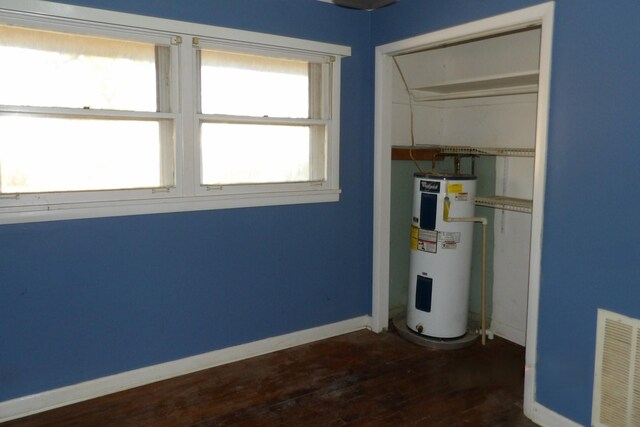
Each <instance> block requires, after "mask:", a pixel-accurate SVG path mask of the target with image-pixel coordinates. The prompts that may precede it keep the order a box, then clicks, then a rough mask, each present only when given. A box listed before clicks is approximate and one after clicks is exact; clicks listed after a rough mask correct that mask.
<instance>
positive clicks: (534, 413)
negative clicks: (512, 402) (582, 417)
mask: <svg viewBox="0 0 640 427" xmlns="http://www.w3.org/2000/svg"><path fill="white" fill-rule="evenodd" d="M525 415H526V416H527V417H529V418H530V419H531V420H532V421H533V422H534V423H536V424H538V425H541V426H544V427H582V424H578V423H576V422H575V421H572V420H570V419H569V418H567V417H564V416H562V415H560V414H558V413H557V412H554V411H552V410H551V409H549V408H547V407H545V406H542V405H541V404H539V403H537V402H534V403H533V406H532V408H531V412H530V413H526V411H525Z"/></svg>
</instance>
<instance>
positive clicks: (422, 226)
mask: <svg viewBox="0 0 640 427" xmlns="http://www.w3.org/2000/svg"><path fill="white" fill-rule="evenodd" d="M413 190H414V191H413V219H412V224H411V256H410V268H409V295H408V302H407V318H406V321H407V327H408V328H409V329H411V330H412V331H414V332H417V333H419V334H421V335H424V336H426V337H434V338H459V337H462V336H463V335H465V333H466V331H467V317H468V310H469V286H470V278H471V249H472V245H473V223H471V222H447V221H445V219H444V214H445V209H447V210H448V217H451V218H454V217H457V218H460V217H472V216H473V214H474V199H475V194H476V177H475V176H470V175H440V174H437V173H432V174H430V173H427V174H425V173H416V174H415V175H414V188H413Z"/></svg>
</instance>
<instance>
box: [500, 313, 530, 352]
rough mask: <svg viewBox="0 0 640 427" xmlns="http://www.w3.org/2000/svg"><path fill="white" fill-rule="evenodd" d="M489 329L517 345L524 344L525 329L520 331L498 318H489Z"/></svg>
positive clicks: (525, 337)
mask: <svg viewBox="0 0 640 427" xmlns="http://www.w3.org/2000/svg"><path fill="white" fill-rule="evenodd" d="M491 330H492V331H493V333H494V334H496V335H497V336H499V337H501V338H504V339H506V340H509V341H511V342H513V343H516V344H518V345H522V346H524V345H525V342H526V340H527V333H526V331H521V330H520V329H517V328H514V327H513V326H510V325H507V324H506V323H502V322H500V320H496V319H491Z"/></svg>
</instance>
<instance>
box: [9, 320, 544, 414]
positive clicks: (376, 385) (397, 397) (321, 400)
mask: <svg viewBox="0 0 640 427" xmlns="http://www.w3.org/2000/svg"><path fill="white" fill-rule="evenodd" d="M523 367H524V349H523V348H522V347H519V346H517V345H514V344H511V343H509V342H508V341H504V340H501V339H498V338H496V339H495V340H493V341H488V345H487V346H486V347H482V346H480V344H475V345H474V346H473V347H470V348H467V349H462V350H453V351H435V350H429V349H426V348H423V347H420V346H417V345H415V344H411V343H409V342H406V341H404V340H403V339H402V338H400V337H399V336H397V335H396V334H394V333H392V332H390V333H384V334H374V333H372V332H369V331H359V332H354V333H351V334H347V335H343V336H340V337H336V338H331V339H328V340H324V341H319V342H316V343H312V344H307V345H303V346H299V347H296V348H292V349H288V350H284V351H280V352H277V353H272V354H268V355H265V356H260V357H256V358H253V359H249V360H245V361H241V362H236V363H233V364H229V365H225V366H220V367H217V368H212V369H208V370H205V371H200V372H197V373H194V374H191V375H186V376H183V377H179V378H175V379H171V380H167V381H162V382H158V383H155V384H150V385H147V386H143V387H138V388H136V389H132V390H127V391H124V392H120V393H116V394H112V395H109V396H105V397H101V398H98V399H93V400H90V401H86V402H82V403H78V404H75V405H70V406H66V407H63V408H58V409H54V410H51V411H48V412H44V413H41V414H36V415H33V416H30V417H26V418H22V419H19V420H13V421H10V422H7V423H4V424H2V426H3V427H9V426H11V427H17V426H236V425H237V426H342V425H354V426H356V425H357V426H360V425H362V426H405V425H408V426H435V427H450V426H508V427H514V426H534V425H535V424H533V423H532V422H531V421H529V420H528V419H526V417H525V416H524V415H523V414H522V390H523V371H524V369H523Z"/></svg>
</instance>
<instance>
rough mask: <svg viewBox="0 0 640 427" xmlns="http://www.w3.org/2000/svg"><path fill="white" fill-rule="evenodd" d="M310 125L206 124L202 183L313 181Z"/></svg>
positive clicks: (203, 137)
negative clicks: (311, 174) (311, 173)
mask: <svg viewBox="0 0 640 427" xmlns="http://www.w3.org/2000/svg"><path fill="white" fill-rule="evenodd" d="M310 130H311V129H310V127H309V126H276V125H251V124H226V123H204V124H203V125H202V138H201V139H202V159H203V162H202V163H203V164H202V183H203V184H207V185H222V184H246V183H275V182H303V181H309V180H310V161H309V159H310V155H311V144H310V135H311V133H312V132H311V131H310Z"/></svg>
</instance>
